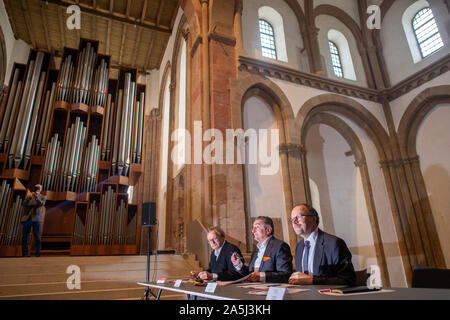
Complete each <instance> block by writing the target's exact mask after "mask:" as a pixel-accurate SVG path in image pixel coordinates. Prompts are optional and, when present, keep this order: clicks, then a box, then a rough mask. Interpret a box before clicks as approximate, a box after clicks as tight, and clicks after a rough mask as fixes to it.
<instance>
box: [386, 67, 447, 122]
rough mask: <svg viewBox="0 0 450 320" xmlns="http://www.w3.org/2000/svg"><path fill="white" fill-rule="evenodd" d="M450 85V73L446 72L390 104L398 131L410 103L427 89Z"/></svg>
mask: <svg viewBox="0 0 450 320" xmlns="http://www.w3.org/2000/svg"><path fill="white" fill-rule="evenodd" d="M448 84H450V72H446V73H444V74H442V75H440V76H439V77H436V78H434V79H433V80H431V81H428V82H426V83H425V84H423V85H421V86H419V87H418V88H416V89H414V90H411V91H410V92H408V93H407V94H404V95H403V96H401V97H399V98H397V99H395V100H394V101H391V102H390V106H391V112H392V118H393V120H394V124H395V127H396V129H397V130H398V126H399V125H400V121H401V119H402V117H403V115H404V113H405V112H406V109H407V108H408V106H409V105H410V103H411V102H412V101H413V100H414V99H415V98H416V97H417V96H418V95H419V94H420V93H421V92H422V91H424V90H425V89H428V88H432V87H436V86H442V85H448Z"/></svg>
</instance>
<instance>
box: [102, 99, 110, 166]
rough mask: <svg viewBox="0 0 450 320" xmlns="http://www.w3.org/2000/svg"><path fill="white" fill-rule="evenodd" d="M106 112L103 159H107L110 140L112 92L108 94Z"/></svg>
mask: <svg viewBox="0 0 450 320" xmlns="http://www.w3.org/2000/svg"><path fill="white" fill-rule="evenodd" d="M106 105H107V107H106V114H105V121H104V122H105V130H104V134H103V137H104V138H103V141H102V155H101V159H102V160H105V159H106V145H107V140H108V138H107V137H108V135H109V134H108V132H109V125H110V122H109V115H110V113H111V94H108V103H107V104H106Z"/></svg>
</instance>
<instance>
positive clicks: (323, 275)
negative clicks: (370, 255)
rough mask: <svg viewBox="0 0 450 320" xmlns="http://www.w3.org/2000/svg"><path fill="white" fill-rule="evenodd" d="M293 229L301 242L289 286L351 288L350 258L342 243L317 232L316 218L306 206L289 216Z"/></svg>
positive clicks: (298, 245)
mask: <svg viewBox="0 0 450 320" xmlns="http://www.w3.org/2000/svg"><path fill="white" fill-rule="evenodd" d="M291 222H292V227H293V228H294V231H295V233H296V234H297V235H299V236H301V237H302V238H303V240H302V241H300V242H299V243H298V244H297V247H296V249H295V267H296V271H297V272H294V273H293V274H292V275H291V277H290V278H289V283H290V284H327V285H328V284H329V285H341V284H342V285H353V284H354V282H355V279H356V275H355V270H354V269H353V264H352V254H351V253H350V251H349V250H348V248H347V245H346V244H345V242H344V240H342V239H340V238H338V237H335V236H333V235H331V234H328V233H326V232H323V231H322V230H320V229H319V227H318V225H319V215H318V213H317V211H316V210H315V209H314V208H313V207H311V206H310V205H307V204H301V205H298V206H296V207H295V208H294V209H293V210H292V212H291Z"/></svg>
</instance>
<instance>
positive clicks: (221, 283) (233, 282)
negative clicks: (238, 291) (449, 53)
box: [217, 274, 251, 286]
mask: <svg viewBox="0 0 450 320" xmlns="http://www.w3.org/2000/svg"><path fill="white" fill-rule="evenodd" d="M250 275H251V274H248V275H246V276H245V277H242V278H240V279H237V280H234V281H217V283H218V284H219V286H229V285H230V284H235V283H240V282H244V281H245V280H247V279H248V277H250Z"/></svg>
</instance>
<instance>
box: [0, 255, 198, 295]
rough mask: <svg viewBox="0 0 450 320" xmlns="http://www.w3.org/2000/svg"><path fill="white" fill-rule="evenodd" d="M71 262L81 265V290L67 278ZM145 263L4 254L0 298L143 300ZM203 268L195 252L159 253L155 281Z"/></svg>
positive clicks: (130, 258) (152, 268)
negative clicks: (75, 287) (69, 285)
mask: <svg viewBox="0 0 450 320" xmlns="http://www.w3.org/2000/svg"><path fill="white" fill-rule="evenodd" d="M69 266H78V267H79V268H80V279H81V282H80V285H81V288H80V289H72V290H71V289H69V288H68V285H67V281H68V279H69V277H71V275H72V274H71V273H67V272H66V271H67V268H68V267H69ZM146 267H147V257H146V256H145V255H144V256H89V257H86V256H82V257H81V256H79V257H74V256H41V257H39V258H36V257H29V258H0V299H3V300H5V299H15V300H30V299H31V300H33V299H39V300H78V299H82V300H90V299H96V300H116V299H118V300H138V299H142V297H143V295H144V291H145V288H144V287H142V286H140V285H137V282H139V281H145V279H146ZM198 269H199V265H198V261H196V260H195V257H194V255H158V257H157V264H156V271H157V272H156V276H155V256H152V257H151V262H150V279H152V278H153V277H155V279H156V278H160V277H167V278H169V279H178V278H186V277H187V276H188V275H189V271H190V270H198ZM71 283H74V281H71ZM155 293H156V292H155ZM185 298H186V297H185V296H184V295H182V294H173V293H170V292H163V294H162V295H161V299H167V300H179V299H185ZM152 299H153V298H152Z"/></svg>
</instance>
